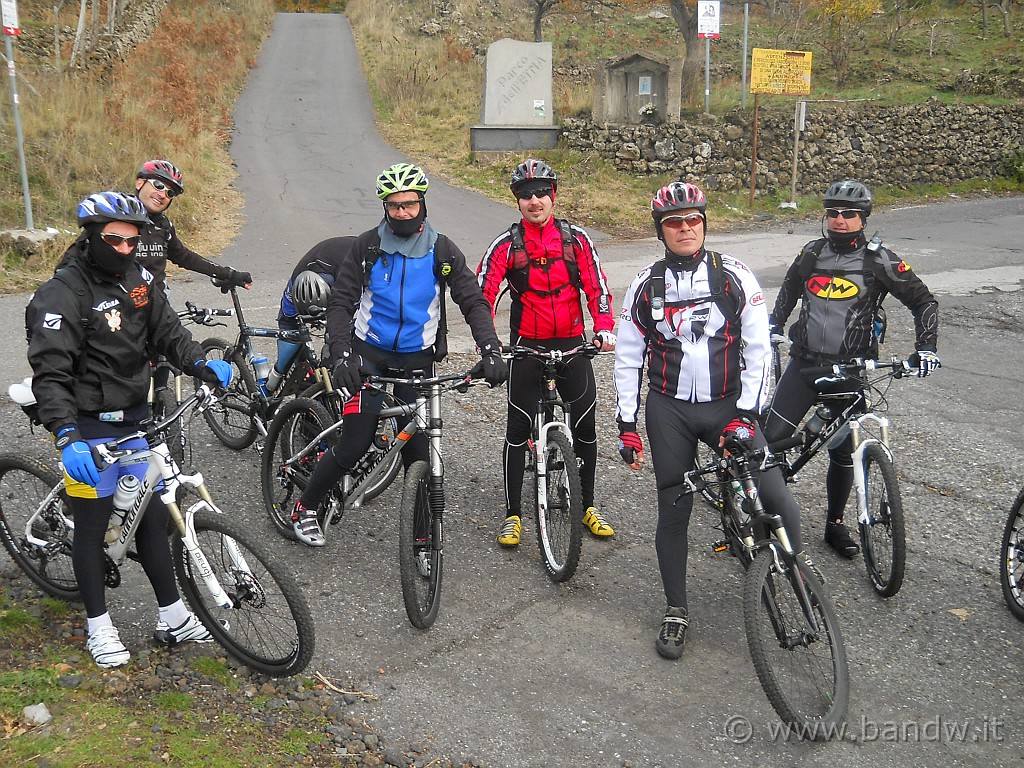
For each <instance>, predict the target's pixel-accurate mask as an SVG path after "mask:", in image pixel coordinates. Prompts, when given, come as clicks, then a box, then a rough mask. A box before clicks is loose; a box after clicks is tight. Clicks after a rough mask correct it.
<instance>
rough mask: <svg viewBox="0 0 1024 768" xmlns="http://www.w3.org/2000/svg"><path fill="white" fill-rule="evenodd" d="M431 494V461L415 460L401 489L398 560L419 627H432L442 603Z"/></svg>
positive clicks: (437, 529)
mask: <svg viewBox="0 0 1024 768" xmlns="http://www.w3.org/2000/svg"><path fill="white" fill-rule="evenodd" d="M430 496H431V494H430V465H429V464H428V463H427V462H425V461H417V462H414V463H413V465H412V466H411V467H409V470H408V471H407V472H406V473H405V486H404V487H403V489H402V511H401V516H400V517H399V523H398V562H399V567H400V570H401V573H402V598H403V599H404V600H405V612H406V614H407V615H408V616H409V621H411V622H412V625H413V626H414V627H416V628H417V629H429V628H430V627H431V625H433V623H434V619H436V618H437V611H438V608H440V607H441V571H442V569H443V567H444V552H443V551H442V550H441V519H440V517H439V516H435V514H433V513H432V510H431V498H430Z"/></svg>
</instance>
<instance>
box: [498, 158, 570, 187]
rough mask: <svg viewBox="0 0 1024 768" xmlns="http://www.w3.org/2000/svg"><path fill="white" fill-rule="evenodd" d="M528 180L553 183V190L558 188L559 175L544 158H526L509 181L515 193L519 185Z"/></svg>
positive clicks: (513, 172)
mask: <svg viewBox="0 0 1024 768" xmlns="http://www.w3.org/2000/svg"><path fill="white" fill-rule="evenodd" d="M528 181H543V182H547V183H548V184H550V185H551V191H552V192H555V191H557V190H558V175H557V174H556V173H555V172H554V170H553V169H552V168H551V166H550V165H548V164H547V163H545V162H544V161H543V160H534V159H532V158H531V159H529V160H524V161H523V162H521V163H520V164H519V165H517V166H516V169H515V170H514V171H512V179H511V181H509V183H508V186H509V189H511V190H512V192H513V193H515V192H516V191H517V190H518V189H519V187H521V186H522V185H523V184H525V183H526V182H528Z"/></svg>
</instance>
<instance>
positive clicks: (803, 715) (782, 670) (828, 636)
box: [743, 549, 850, 740]
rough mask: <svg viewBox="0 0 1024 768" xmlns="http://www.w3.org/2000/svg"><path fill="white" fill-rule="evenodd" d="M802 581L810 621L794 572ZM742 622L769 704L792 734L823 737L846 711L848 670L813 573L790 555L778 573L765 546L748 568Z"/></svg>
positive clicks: (834, 624) (832, 615)
mask: <svg viewBox="0 0 1024 768" xmlns="http://www.w3.org/2000/svg"><path fill="white" fill-rule="evenodd" d="M797 578H802V579H803V582H804V584H806V586H807V591H808V593H809V596H810V600H811V605H812V606H813V617H814V624H815V626H813V627H812V626H809V625H808V621H807V615H806V614H805V612H804V609H803V608H802V606H801V603H800V597H799V594H798V588H797V586H796V584H794V582H793V581H792V579H797ZM743 625H744V628H745V630H746V633H747V645H748V646H749V648H750V656H751V658H752V659H753V661H754V670H755V671H756V672H757V678H758V680H759V681H760V682H761V687H762V688H763V689H764V692H765V694H766V695H767V696H768V701H769V702H771V705H772V708H773V709H774V710H775V712H776V713H777V714H778V715H779V717H780V718H782V720H783V722H786V723H788V724H790V725H792V726H794V727H795V728H796V729H798V730H797V734H798V735H799V736H800V737H801V738H806V739H815V740H820V739H826V738H830V737H831V736H832V735H834V733H835V730H834V729H835V728H836V726H838V725H839V723H841V722H843V720H844V719H845V718H846V707H847V703H848V700H849V695H850V672H849V668H848V667H847V663H846V649H845V646H844V645H843V638H842V634H841V633H840V631H839V624H838V621H837V619H836V615H835V610H834V609H833V608H832V601H831V600H830V599H829V597H828V595H827V594H826V592H825V588H824V587H823V586H822V585H821V582H820V581H818V579H817V577H815V576H814V574H813V573H811V572H810V570H809V569H807V568H805V567H804V566H803V565H801V564H799V563H797V562H792V563H790V564H789V566H788V568H786V572H785V573H783V572H781V571H780V570H779V568H778V566H776V564H775V558H774V557H773V555H772V552H771V550H769V549H763V550H762V551H761V552H760V554H758V555H757V557H755V558H754V562H753V563H752V564H751V566H750V569H749V570H748V571H747V578H746V582H745V583H744V587H743Z"/></svg>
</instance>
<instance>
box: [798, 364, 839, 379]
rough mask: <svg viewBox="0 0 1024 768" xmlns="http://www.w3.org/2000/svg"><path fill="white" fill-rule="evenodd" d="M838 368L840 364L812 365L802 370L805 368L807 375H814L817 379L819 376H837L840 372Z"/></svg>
mask: <svg viewBox="0 0 1024 768" xmlns="http://www.w3.org/2000/svg"><path fill="white" fill-rule="evenodd" d="M836 368H839V366H838V365H812V366H810V367H809V368H804V369H802V370H803V373H804V375H805V376H811V377H814V378H815V379H817V378H819V377H821V376H836V375H837V374H838V371H836Z"/></svg>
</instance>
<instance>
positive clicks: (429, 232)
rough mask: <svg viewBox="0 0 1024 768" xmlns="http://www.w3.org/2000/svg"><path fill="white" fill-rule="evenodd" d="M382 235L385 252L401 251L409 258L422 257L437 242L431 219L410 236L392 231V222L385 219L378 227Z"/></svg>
mask: <svg viewBox="0 0 1024 768" xmlns="http://www.w3.org/2000/svg"><path fill="white" fill-rule="evenodd" d="M409 221H415V219H409ZM377 234H379V235H380V249H381V250H382V251H383V252H384V253H400V254H402V255H403V256H405V257H406V258H408V259H420V258H423V257H424V256H426V255H427V254H428V253H430V250H431V248H433V247H434V243H435V242H437V232H435V231H434V228H433V227H432V226H430V222H429V221H424V222H423V229H421V230H419V231H418V232H415V233H414V234H413V235H411V236H409V237H400V236H398V235H396V234H395V233H394V232H392V231H391V223H389V221H388V219H387V218H386V217H385V219H384V220H383V221H382V222H381V223H380V226H378V227H377Z"/></svg>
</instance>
